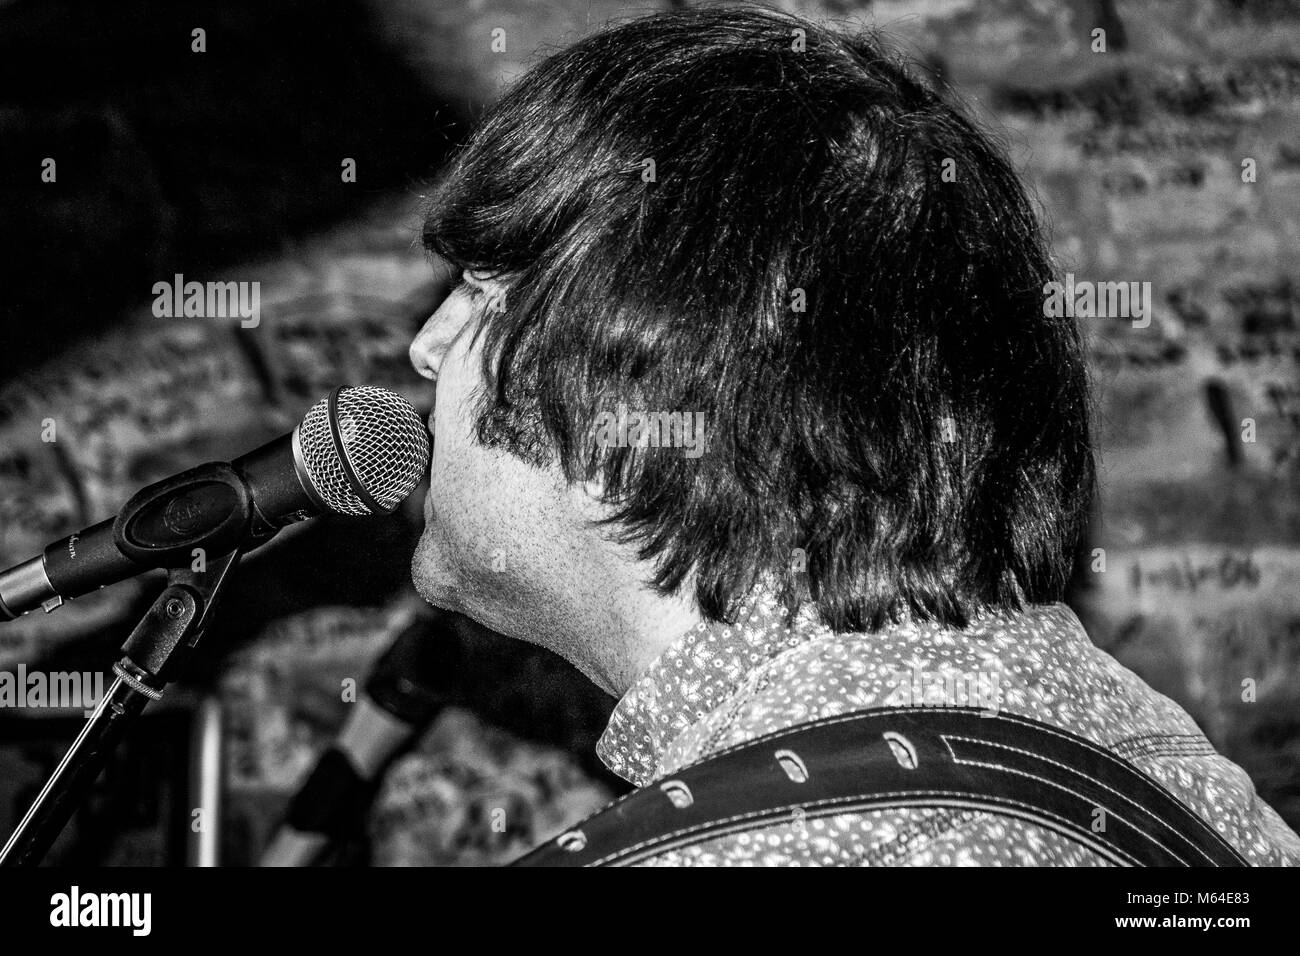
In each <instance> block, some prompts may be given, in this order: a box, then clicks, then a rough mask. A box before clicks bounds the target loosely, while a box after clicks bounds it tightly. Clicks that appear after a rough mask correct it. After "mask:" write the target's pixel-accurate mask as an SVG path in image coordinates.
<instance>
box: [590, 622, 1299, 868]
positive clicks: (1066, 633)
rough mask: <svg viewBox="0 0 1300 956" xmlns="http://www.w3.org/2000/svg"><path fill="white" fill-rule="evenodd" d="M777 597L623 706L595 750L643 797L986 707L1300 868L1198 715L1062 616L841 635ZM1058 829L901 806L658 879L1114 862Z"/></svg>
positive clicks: (767, 835)
mask: <svg viewBox="0 0 1300 956" xmlns="http://www.w3.org/2000/svg"><path fill="white" fill-rule="evenodd" d="M787 623H788V622H787V619H786V617H785V615H784V612H783V611H782V610H781V609H780V608H779V606H778V605H777V604H776V603H775V602H774V601H772V600H770V599H768V598H758V599H756V600H753V601H751V602H750V604H749V605H748V607H747V609H746V611H745V612H744V613H743V614H742V615H741V616H740V617H739V618H738V620H737V623H736V624H735V625H734V626H727V625H722V624H700V625H697V626H696V627H695V628H693V629H692V630H691V631H689V632H688V633H687V634H685V635H684V636H683V637H681V638H680V639H679V640H678V641H677V642H676V643H675V644H673V645H672V646H671V647H669V648H668V649H667V650H666V651H664V653H663V654H661V655H660V656H659V658H658V659H657V660H656V661H655V662H654V663H653V664H652V665H651V666H650V668H649V669H648V671H647V672H646V673H645V675H644V676H643V677H641V678H640V679H639V680H638V681H637V682H636V683H635V684H634V685H633V686H632V687H631V688H630V689H629V690H628V692H627V693H626V694H625V695H624V696H623V698H622V700H620V701H619V703H618V705H617V706H616V707H615V709H614V712H613V715H612V716H611V718H610V721H609V726H608V727H607V728H606V730H605V732H604V734H603V735H602V737H601V739H600V742H599V744H598V745H597V753H598V754H599V756H600V758H601V760H603V761H604V762H605V764H606V765H607V766H608V767H609V768H610V769H611V770H613V771H614V772H615V773H617V774H619V776H621V777H623V778H625V779H627V780H629V781H631V782H632V783H634V784H636V785H638V786H646V785H647V784H650V783H651V782H653V781H655V780H658V779H660V778H662V777H665V776H667V775H669V774H672V773H674V772H676V771H678V770H680V769H682V768H684V767H688V766H690V765H692V764H695V763H698V762H700V761H701V760H703V759H705V758H706V757H708V756H709V755H711V754H713V753H716V752H717V751H719V750H723V749H725V748H727V747H731V746H734V745H736V744H739V743H743V742H745V741H748V740H752V739H754V738H756V737H760V736H762V735H764V734H768V733H771V732H773V731H777V730H782V729H785V728H788V727H792V726H795V725H797V724H802V723H806V722H808V721H812V720H818V719H820V718H823V717H831V716H835V715H839V714H845V713H851V712H855V711H861V710H867V709H871V708H876V707H886V706H897V705H900V704H903V705H944V704H947V705H949V706H953V705H956V706H974V707H980V708H981V709H989V710H998V711H1005V712H1007V713H1009V714H1013V715H1017V716H1022V717H1028V718H1032V719H1035V720H1038V721H1041V722H1043V723H1047V724H1051V725H1054V726H1056V727H1060V728H1063V729H1065V730H1068V731H1072V732H1073V733H1075V734H1077V735H1079V736H1081V737H1085V738H1087V739H1088V740H1090V741H1093V742H1094V743H1097V744H1099V745H1101V746H1103V747H1107V748H1109V749H1110V750H1111V751H1112V752H1114V753H1115V754H1117V755H1119V756H1120V757H1122V758H1124V759H1125V760H1127V761H1129V762H1130V763H1131V764H1133V765H1134V766H1136V767H1137V768H1138V769H1139V770H1141V771H1143V772H1145V773H1146V774H1147V775H1149V776H1150V777H1152V778H1154V779H1155V780H1156V781H1157V782H1159V783H1160V784H1162V785H1163V786H1164V787H1165V788H1166V789H1168V790H1169V791H1171V792H1172V793H1173V794H1174V795H1176V796H1177V797H1179V798H1180V799H1181V800H1182V801H1183V802H1184V803H1186V804H1187V805H1188V806H1190V807H1191V808H1192V809H1193V810H1194V811H1195V812H1196V813H1198V814H1199V815H1200V816H1202V817H1203V818H1204V819H1205V820H1207V821H1208V822H1209V823H1210V824H1211V825H1212V826H1213V827H1215V829H1217V830H1218V832H1219V833H1220V834H1221V835H1222V836H1223V837H1224V838H1225V839H1226V840H1227V841H1228V842H1229V843H1231V844H1232V845H1233V846H1234V847H1236V848H1237V850H1238V851H1239V852H1240V853H1242V854H1243V855H1244V856H1245V857H1246V859H1247V860H1248V861H1249V862H1250V863H1252V864H1254V865H1298V864H1300V836H1297V835H1296V834H1295V833H1294V832H1293V831H1292V830H1291V829H1290V828H1289V827H1288V826H1287V825H1286V824H1285V823H1284V822H1283V821H1282V819H1281V817H1279V816H1278V815H1277V813H1276V812H1275V811H1274V810H1273V809H1272V808H1271V807H1269V806H1268V805H1267V804H1265V803H1264V802H1263V801H1261V800H1260V799H1259V797H1258V795H1257V794H1256V793H1255V788H1254V785H1253V784H1252V783H1251V781H1250V778H1249V777H1248V776H1247V775H1246V773H1245V771H1243V770H1242V769H1241V768H1240V767H1238V766H1237V765H1236V764H1234V763H1232V762H1231V761H1229V760H1228V759H1226V758H1225V757H1222V756H1220V755H1219V754H1218V753H1216V752H1215V750H1214V747H1213V746H1212V745H1211V744H1210V742H1209V741H1208V740H1207V739H1206V738H1205V736H1204V734H1202V733H1201V731H1200V728H1198V727H1197V725H1196V723H1195V722H1194V721H1193V720H1192V718H1191V717H1190V716H1188V714H1187V713H1186V712H1185V711H1184V710H1183V709H1182V708H1181V707H1179V706H1178V705H1177V704H1175V703H1174V702H1173V701H1172V700H1170V699H1169V698H1168V697H1165V696H1164V695H1162V694H1159V693H1157V692H1156V691H1154V690H1152V689H1151V688H1150V687H1148V686H1147V685H1146V684H1145V683H1143V681H1142V680H1141V679H1140V678H1138V676H1137V675H1136V674H1134V673H1133V672H1132V671H1130V670H1128V669H1127V668H1125V667H1123V666H1122V665H1121V664H1120V663H1119V662H1118V661H1116V660H1115V659H1114V658H1113V657H1111V656H1110V655H1109V654H1106V653H1105V652H1103V651H1101V650H1100V649H1098V648H1097V647H1096V646H1094V645H1093V643H1092V642H1091V641H1090V640H1089V639H1088V635H1087V633H1086V632H1085V631H1084V629H1083V627H1082V625H1081V624H1080V623H1079V620H1078V618H1077V617H1075V615H1074V613H1073V612H1072V611H1071V610H1070V609H1069V608H1068V607H1066V606H1065V605H1064V604H1053V605H1041V606H1035V607H1032V608H1029V609H1027V610H1026V611H1025V612H1023V613H1020V614H1014V615H1012V614H1006V613H991V614H986V615H984V616H981V617H979V618H977V619H975V620H974V621H972V622H971V624H970V625H969V626H968V627H967V628H966V629H964V630H955V629H951V628H947V627H944V626H942V625H939V624H934V623H929V622H924V623H922V622H908V623H903V624H899V625H896V626H893V627H890V628H887V629H885V630H883V631H880V632H877V633H872V634H867V633H862V634H835V633H833V632H832V631H831V630H830V629H828V628H826V627H824V626H822V625H820V624H818V623H816V621H815V620H813V618H812V616H811V613H810V612H807V611H805V612H804V613H803V614H801V615H800V616H799V617H798V618H796V619H795V620H794V621H793V622H789V626H787ZM1105 863H1106V861H1105V860H1104V859H1103V858H1102V857H1100V856H1099V855H1098V854H1097V853H1095V852H1094V851H1093V850H1091V849H1088V848H1087V847H1085V846H1083V845H1081V844H1079V843H1077V842H1075V841H1073V840H1071V839H1069V838H1068V837H1065V836H1062V835H1060V834H1057V833H1055V832H1053V831H1050V830H1047V829H1044V828H1042V827H1039V826H1036V825H1034V824H1031V823H1029V822H1027V821H1022V820H1019V819H1016V818H1013V817H1009V816H1005V815H1001V814H998V813H994V812H990V811H985V810H969V809H958V808H952V809H949V808H933V809H930V808H901V809H886V810H877V811H872V812H857V813H844V814H840V815H836V816H828V817H823V818H818V819H811V820H807V821H804V820H802V819H791V820H790V821H784V822H780V823H775V824H771V823H769V824H766V825H763V826H761V827H759V828H757V829H754V830H750V831H747V832H742V833H732V834H728V835H725V836H721V837H715V838H711V839H708V840H705V841H703V842H700V843H698V844H695V845H693V846H688V847H685V848H680V849H675V850H670V851H666V852H663V853H661V854H659V855H657V856H655V857H653V858H651V859H650V860H649V861H647V863H646V865H651V866H656V865H658V866H729V865H741V866H753V865H760V866H775V865H793V866H799V865H803V866H818V865H822V866H826V865H840V866H846V865H847V866H857V865H870V866H880V865H885V866H889V865H909V866H927V865H935V866H951V865H968V866H970V865H974V866H981V865H993V866H997V865H1028V866H1044V865H1075V866H1097V865H1105Z"/></svg>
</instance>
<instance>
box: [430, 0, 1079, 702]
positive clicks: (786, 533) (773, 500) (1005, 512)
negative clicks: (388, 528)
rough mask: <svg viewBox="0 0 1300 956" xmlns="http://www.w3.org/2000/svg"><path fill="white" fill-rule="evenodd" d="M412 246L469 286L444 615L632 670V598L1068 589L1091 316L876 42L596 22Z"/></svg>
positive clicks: (440, 544)
mask: <svg viewBox="0 0 1300 956" xmlns="http://www.w3.org/2000/svg"><path fill="white" fill-rule="evenodd" d="M424 240H425V243H426V245H427V246H428V248H429V249H430V250H431V251H433V252H435V253H437V254H439V255H440V256H442V257H444V258H445V259H446V260H448V261H449V262H451V263H453V264H454V265H456V266H459V267H461V268H463V269H464V270H466V274H467V276H468V277H469V281H468V285H464V286H461V287H460V288H459V289H458V290H457V291H456V292H455V293H453V295H452V296H451V297H450V298H449V299H448V300H447V302H446V303H445V304H444V305H443V307H442V308H441V309H440V310H439V312H438V313H437V314H436V315H435V316H434V317H433V319H431V320H430V323H429V324H428V326H426V328H425V329H424V331H423V332H422V333H421V335H420V337H419V338H418V339H417V340H416V342H415V343H414V345H413V346H412V357H413V360H414V361H415V363H416V365H417V367H418V368H420V369H421V370H422V371H423V372H424V373H425V374H428V375H430V377H435V376H436V377H437V379H438V386H437V411H436V422H435V451H434V464H433V491H432V494H431V499H432V505H431V509H432V510H431V513H430V514H429V516H428V517H429V519H430V520H429V526H428V528H427V529H426V532H425V536H424V538H423V539H422V542H421V546H420V549H419V551H418V553H417V555H416V559H415V567H414V575H415V579H416V583H417V586H418V587H419V588H420V590H421V592H422V593H423V594H424V595H425V596H426V597H427V598H429V599H430V600H431V601H433V602H435V603H438V604H443V605H446V606H451V607H454V608H456V609H459V610H463V611H466V612H467V613H470V614H471V615H472V616H474V617H477V618H479V619H480V620H482V621H484V623H487V624H488V625H489V626H493V627H496V628H497V629H499V630H502V631H505V632H506V633H510V634H514V635H517V636H521V637H529V638H532V639H535V640H539V641H540V642H541V643H544V644H547V645H549V646H551V647H553V648H554V649H556V650H559V651H560V652H561V653H565V654H566V655H567V656H569V657H570V658H571V659H574V660H575V661H577V662H578V663H579V665H580V666H583V667H584V669H585V670H587V671H588V673H589V674H593V676H597V679H598V681H599V682H601V683H603V684H605V685H606V686H607V687H610V688H611V689H617V688H618V685H620V684H621V683H623V682H624V679H625V678H626V676H627V674H615V673H614V670H616V668H612V667H610V666H608V665H604V664H599V663H596V661H598V660H599V659H600V658H602V657H608V656H610V654H624V655H626V654H627V653H633V654H634V656H635V652H636V649H637V647H638V641H640V640H641V639H642V637H643V635H639V634H638V633H637V625H636V622H635V621H634V620H633V618H635V617H637V616H638V615H644V614H654V613H655V612H656V609H663V610H664V613H663V615H662V617H663V619H664V620H665V622H666V623H667V624H670V625H672V626H677V625H680V624H683V623H689V622H690V621H691V620H695V619H697V618H702V619H710V620H719V619H727V618H728V617H729V616H730V615H732V614H734V612H735V611H736V609H737V608H738V607H739V606H740V604H741V602H742V601H743V600H744V599H745V598H746V597H747V596H748V595H749V594H751V593H752V592H753V591H754V590H755V588H759V587H762V588H768V589H770V590H771V591H772V592H773V593H775V594H776V595H777V596H778V597H779V598H780V599H781V600H782V601H783V602H784V603H785V604H786V605H787V606H788V607H790V608H792V609H793V608H795V607H798V606H801V605H811V606H812V607H813V608H814V609H815V611H816V613H817V614H818V615H819V616H820V618H821V619H822V620H823V621H824V622H825V623H827V624H829V625H830V626H831V627H833V628H834V629H836V630H862V629H871V628H878V627H880V626H883V625H884V624H886V623H887V622H888V621H889V620H891V619H894V618H897V617H899V616H900V615H905V614H911V615H915V616H921V617H929V618H935V619H938V620H941V621H944V622H948V623H952V624H957V625H960V624H962V623H964V621H965V620H966V619H967V618H968V617H969V616H970V615H971V614H973V613H975V612H977V611H978V610H980V609H982V608H988V607H1005V608H1014V607H1017V606H1018V605H1019V604H1020V603H1022V602H1025V601H1027V602H1033V603H1037V602H1045V601H1052V600H1056V599H1057V598H1058V597H1059V595H1060V591H1061V589H1062V587H1063V585H1064V583H1065V580H1066V578H1067V576H1068V573H1069V569H1070V563H1071V555H1072V551H1073V548H1074V545H1075V543H1076V541H1077V539H1078V536H1079V534H1080V533H1081V530H1082V527H1083V523H1084V521H1085V518H1086V512H1087V508H1088V504H1089V501H1090V498H1091V493H1092V484H1093V462H1092V454H1091V447H1090V440H1089V428H1088V407H1087V406H1088V401H1087V388H1086V376H1085V371H1084V365H1083V361H1082V357H1081V350H1080V345H1079V339H1078V333H1077V330H1076V329H1075V327H1074V326H1073V324H1072V321H1071V320H1069V319H1057V318H1047V317H1044V315H1043V311H1044V310H1043V307H1042V303H1043V286H1044V284H1045V283H1046V282H1048V281H1050V280H1051V278H1052V270H1051V266H1050V262H1049V258H1048V255H1047V253H1046V251H1045V249H1044V245H1043V240H1042V238H1041V235H1040V232H1039V229H1038V225H1037V223H1036V221H1035V218H1034V215H1033V213H1032V211H1031V209H1030V207H1029V204H1028V202H1027V200H1026V197H1025V195H1024V193H1023V190H1022V187H1021V185H1020V183H1019V181H1018V179H1017V177H1016V175H1015V173H1014V172H1013V170H1012V169H1011V168H1010V167H1009V165H1008V164H1007V162H1006V161H1005V159H1004V158H1003V157H1002V156H1001V154H1000V153H999V151H998V150H997V149H995V148H994V147H993V146H992V145H991V144H990V142H989V140H988V139H987V137H986V136H985V135H984V134H983V133H981V132H980V131H979V130H978V129H977V128H976V127H975V126H974V125H973V124H972V122H971V121H970V120H968V119H966V118H965V117H964V116H963V115H962V114H961V113H960V112H959V111H957V110H956V109H955V108H953V107H952V106H950V105H949V104H948V103H947V102H946V101H945V100H944V99H942V98H941V97H940V96H939V95H937V94H936V93H935V92H932V91H931V90H930V89H929V88H928V87H927V86H925V85H924V84H922V83H921V82H919V81H918V80H916V79H914V78H913V77H912V76H911V75H910V74H909V73H908V72H907V71H906V70H905V69H904V68H903V67H902V66H900V65H899V63H898V62H897V61H896V60H895V59H893V58H892V57H891V56H889V55H887V54H886V53H885V52H884V51H883V50H882V49H881V47H880V46H879V45H878V44H877V42H876V41H875V40H873V39H872V38H870V37H867V36H863V37H858V38H846V37H843V36H840V35H838V34H835V33H832V32H828V31H826V30H824V29H822V28H819V27H817V26H816V25H814V24H812V23H809V22H807V21H804V20H798V19H793V18H789V17H785V16H782V15H778V14H772V13H767V12H761V11H755V10H752V9H731V10H718V9H710V10H702V11H693V12H687V13H677V14H670V15H664V16H658V17H653V18H649V19H645V20H639V21H634V22H632V23H629V24H627V25H624V26H622V27H619V28H617V29H614V30H611V31H607V32H605V33H601V34H598V35H596V36H593V37H590V38H588V39H586V40H584V41H582V42H581V43H578V44H577V45H575V46H573V47H570V48H569V49H567V50H565V51H563V52H561V53H559V54H557V55H555V56H553V57H552V58H550V59H548V60H546V61H545V62H543V63H542V64H540V65H539V66H538V67H537V68H535V69H534V70H532V71H531V72H530V73H528V74H527V75H526V76H525V77H523V79H522V80H521V81H520V82H519V83H518V84H517V85H516V86H514V87H513V88H512V89H511V90H510V91H509V92H508V93H507V94H506V95H505V96H504V97H503V98H502V99H501V100H500V101H499V102H498V103H497V104H496V105H495V107H494V108H493V109H492V110H491V111H490V112H489V114H488V115H487V117H486V118H485V119H484V121H483V123H482V124H481V126H480V127H479V129H478V130H477V132H476V133H475V135H474V137H473V139H472V140H471V142H470V143H469V144H468V146H467V147H466V148H465V149H464V150H463V151H462V153H461V154H460V156H459V157H458V159H457V160H456V161H455V162H454V163H453V164H452V166H451V167H450V168H449V170H448V171H447V172H446V173H445V174H444V175H443V177H442V178H441V180H440V181H439V183H438V184H437V187H436V189H435V191H434V193H433V195H432V197H431V201H430V204H429V210H428V217H427V222H426V224H425V229H424ZM620 410H621V411H622V412H623V419H621V421H622V422H623V424H624V426H626V425H627V419H629V418H631V419H632V420H633V421H635V420H636V416H637V415H638V414H643V413H666V414H671V413H677V414H678V416H679V418H678V419H676V420H673V419H670V418H662V419H655V421H659V422H661V423H663V422H671V421H677V422H680V423H682V424H683V425H685V423H687V422H691V423H695V424H697V425H700V426H701V427H702V433H703V434H702V437H703V439H704V446H703V450H702V452H701V451H700V449H699V448H698V447H697V448H696V449H695V450H694V452H695V453H694V454H692V450H691V449H690V448H687V447H682V446H683V444H684V442H683V441H680V440H677V439H671V435H670V436H669V438H664V436H663V435H662V434H660V433H659V432H660V429H656V428H651V429H650V431H651V433H652V434H651V435H646V434H645V430H644V429H643V434H642V436H641V437H642V442H641V444H642V445H643V447H637V445H638V442H637V441H636V440H635V433H634V432H633V433H630V434H629V430H628V429H627V428H626V427H624V428H623V429H622V430H620V428H619V426H618V425H617V424H615V425H613V426H612V427H611V422H618V421H620V419H619V418H618V416H619V414H620ZM681 416H691V417H690V418H689V419H687V418H683V417H681ZM697 437H698V436H697ZM680 438H682V433H678V439H680ZM647 439H649V440H648V442H647ZM661 439H662V440H661ZM670 439H671V440H670ZM674 443H675V444H674ZM647 444H648V447H646V445H647ZM659 445H668V446H671V447H658V446H659ZM656 602H661V603H656ZM620 622H622V623H623V624H625V625H626V626H625V627H622V625H621V624H620ZM620 628H621V630H620ZM602 635H604V636H602ZM601 642H608V647H602V646H601ZM610 648H613V650H612V651H611V650H610ZM643 663H648V661H643ZM631 670H632V671H635V667H632V668H631ZM596 671H603V673H604V677H603V679H602V678H601V677H600V676H598V675H596V674H595V673H594V672H596Z"/></svg>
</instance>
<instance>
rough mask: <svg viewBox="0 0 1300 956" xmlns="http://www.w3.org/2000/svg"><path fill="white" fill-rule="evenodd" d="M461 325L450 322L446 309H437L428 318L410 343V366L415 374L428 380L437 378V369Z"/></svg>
mask: <svg viewBox="0 0 1300 956" xmlns="http://www.w3.org/2000/svg"><path fill="white" fill-rule="evenodd" d="M462 324H463V323H459V322H454V321H451V317H450V316H449V315H447V314H446V309H439V310H438V311H437V312H435V313H433V315H432V316H430V317H429V321H427V322H425V323H424V328H422V329H420V331H419V333H418V334H417V335H416V336H415V339H414V341H412V342H411V349H410V355H411V365H412V366H414V367H415V371H416V372H418V373H419V374H420V375H422V376H423V377H425V378H429V379H436V378H437V377H438V369H439V368H440V367H441V366H442V360H443V357H444V356H445V355H446V354H447V350H448V349H449V348H451V343H452V342H453V341H454V340H455V338H456V333H457V332H458V331H459V327H460V325H462Z"/></svg>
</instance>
